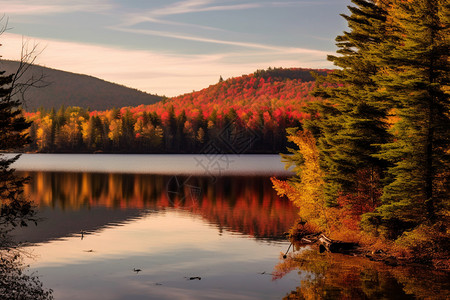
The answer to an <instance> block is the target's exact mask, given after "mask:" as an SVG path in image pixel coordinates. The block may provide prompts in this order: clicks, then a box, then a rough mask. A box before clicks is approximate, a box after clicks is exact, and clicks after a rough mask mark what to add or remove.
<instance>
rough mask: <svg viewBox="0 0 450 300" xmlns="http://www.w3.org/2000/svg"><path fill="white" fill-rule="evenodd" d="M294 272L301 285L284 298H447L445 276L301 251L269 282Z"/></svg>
mask: <svg viewBox="0 0 450 300" xmlns="http://www.w3.org/2000/svg"><path fill="white" fill-rule="evenodd" d="M293 270H298V271H299V274H301V276H303V280H302V281H301V284H300V286H299V287H297V289H296V290H295V291H291V292H290V294H288V295H287V296H286V297H285V298H284V299H415V298H426V299H448V297H449V296H450V293H449V283H448V282H449V281H448V279H449V276H448V274H445V273H441V272H434V271H431V270H424V269H423V268H406V267H389V266H387V265H384V264H382V263H377V262H373V261H370V260H368V259H364V258H358V257H350V256H346V255H342V254H331V253H324V254H319V253H318V252H317V251H315V250H303V251H301V252H297V253H294V254H291V255H288V257H287V259H285V260H283V261H281V262H280V263H279V264H278V265H277V266H276V267H275V271H274V273H273V274H274V277H273V279H274V280H276V279H279V278H282V277H283V276H284V275H286V274H287V273H289V272H291V271H293Z"/></svg>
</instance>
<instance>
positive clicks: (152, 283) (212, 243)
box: [14, 154, 449, 300]
mask: <svg viewBox="0 0 450 300" xmlns="http://www.w3.org/2000/svg"><path fill="white" fill-rule="evenodd" d="M14 167H15V168H16V169H17V170H18V171H20V173H21V174H23V175H27V176H30V177H31V178H32V181H31V183H30V184H29V185H27V186H26V188H25V195H26V196H27V197H29V199H31V200H33V201H34V202H35V203H36V204H37V205H38V207H39V216H40V217H41V218H42V220H41V221H40V222H39V223H38V226H36V227H34V226H32V227H29V228H24V229H19V230H18V231H17V232H16V239H17V240H20V241H25V242H27V243H28V244H27V246H25V247H24V250H25V252H26V253H29V254H30V255H29V257H28V258H26V263H27V264H29V265H30V269H31V271H32V272H34V271H37V274H38V275H39V277H40V279H41V281H42V282H43V284H44V286H45V287H46V288H51V289H53V290H54V296H55V299H108V300H109V299H283V298H285V299H303V298H305V297H306V298H311V299H379V298H388V299H402V298H404V299H414V298H432V299H440V298H441V299H445V297H446V295H448V279H449V278H448V276H446V274H442V273H439V272H430V271H428V270H422V269H420V268H419V269H412V268H408V269H400V268H389V267H386V266H383V265H380V264H377V263H374V262H370V261H368V260H361V259H356V258H349V257H343V256H335V255H333V256H330V255H319V254H317V253H316V252H315V251H312V252H311V251H309V250H307V249H296V252H294V253H292V252H291V255H289V257H288V259H286V260H283V259H282V258H281V255H282V254H283V253H285V252H286V250H287V249H288V247H289V243H288V242H287V241H286V240H285V239H284V237H283V232H285V231H287V230H288V229H289V228H290V226H291V225H292V224H293V223H294V222H295V220H296V215H297V212H296V209H295V208H294V207H293V206H292V205H291V203H290V202H289V201H287V200H285V199H280V198H279V197H278V196H277V195H276V193H275V192H274V191H273V189H272V185H271V182H270V176H274V175H276V176H279V177H283V176H287V175H289V172H286V171H285V170H284V168H283V164H282V163H281V162H280V157H279V156H278V155H240V156H237V155H236V156H233V155H224V156H221V155H219V156H216V157H212V156H205V155H191V156H190V155H100V154H98V155H74V154H67V155H63V154H58V155H56V154H55V155H54V154H28V155H23V156H22V157H21V158H20V160H19V161H18V162H17V163H16V164H15V165H14ZM291 251H292V248H291ZM135 270H140V271H138V272H136V271H135ZM425 296H426V297H425ZM442 297H444V298H442Z"/></svg>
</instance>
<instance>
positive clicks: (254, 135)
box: [25, 69, 318, 154]
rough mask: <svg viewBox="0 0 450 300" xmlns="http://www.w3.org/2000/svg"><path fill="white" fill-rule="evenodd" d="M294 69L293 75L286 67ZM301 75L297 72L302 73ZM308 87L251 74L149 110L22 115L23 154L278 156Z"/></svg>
mask: <svg viewBox="0 0 450 300" xmlns="http://www.w3.org/2000/svg"><path fill="white" fill-rule="evenodd" d="M292 70H295V69H292ZM299 70H300V69H299ZM310 71H311V70H306V69H305V70H303V71H302V72H300V73H301V74H304V73H305V72H308V73H309V72H310ZM313 87H314V82H312V81H306V82H305V81H303V80H302V79H290V78H285V79H284V80H282V81H280V80H274V79H273V78H271V77H268V78H266V79H265V78H264V77H261V76H257V75H255V74H251V75H246V76H242V77H238V78H231V79H229V80H226V81H221V82H219V83H217V84H216V85H213V86H210V87H209V88H206V89H204V90H202V91H199V92H193V93H190V94H186V95H182V96H179V97H175V98H172V99H169V100H164V101H161V102H159V103H156V104H153V105H141V106H138V107H124V108H120V109H110V110H105V111H89V110H87V109H83V108H79V107H67V108H65V107H61V108H59V109H58V110H54V109H51V110H45V109H40V110H38V111H35V112H27V113H25V116H26V118H27V120H29V121H32V125H31V127H30V129H29V131H28V133H29V137H30V138H31V140H32V143H31V144H30V145H29V148H28V149H27V150H28V151H31V152H114V153H218V152H220V153H236V154H240V153H279V152H284V151H285V149H286V145H287V139H286V137H285V132H286V130H285V129H286V128H288V127H293V126H300V124H301V122H302V120H303V119H305V118H308V117H309V115H308V114H307V113H304V112H302V111H301V107H302V106H305V105H306V103H309V102H314V101H317V100H318V98H316V97H313V96H311V95H310V92H311V90H312V88H313Z"/></svg>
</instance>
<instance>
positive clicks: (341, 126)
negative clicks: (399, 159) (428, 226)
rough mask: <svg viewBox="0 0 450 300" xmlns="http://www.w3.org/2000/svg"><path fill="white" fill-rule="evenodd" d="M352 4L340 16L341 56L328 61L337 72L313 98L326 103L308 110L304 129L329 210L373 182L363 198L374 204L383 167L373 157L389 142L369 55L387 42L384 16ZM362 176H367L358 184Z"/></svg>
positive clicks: (378, 8)
mask: <svg viewBox="0 0 450 300" xmlns="http://www.w3.org/2000/svg"><path fill="white" fill-rule="evenodd" d="M352 2H353V3H354V4H355V6H354V7H351V6H349V10H350V12H351V15H350V16H347V15H342V16H343V17H344V18H345V19H346V20H347V22H348V26H349V28H350V31H349V32H344V34H343V35H341V36H338V37H337V38H336V42H337V47H338V48H339V49H338V50H337V53H338V54H339V56H329V57H328V60H330V61H331V62H333V63H334V65H336V66H338V67H340V69H337V70H335V71H333V72H331V73H330V74H328V76H326V77H319V78H318V82H317V86H316V88H315V91H314V95H315V96H319V97H322V98H323V99H324V101H323V102H322V103H315V104H314V105H311V106H310V107H309V108H307V111H308V112H309V113H310V114H311V116H312V119H311V120H310V121H309V122H306V124H305V125H306V128H307V129H309V130H310V131H311V132H312V133H313V134H314V135H315V136H316V139H317V140H318V147H319V150H320V152H321V166H322V168H323V169H324V170H325V183H326V184H325V187H324V188H325V195H326V197H327V203H328V204H329V205H333V204H335V203H336V198H337V197H338V195H339V194H340V193H343V194H349V193H353V192H355V191H356V190H358V186H359V185H360V184H361V180H370V181H372V182H371V184H370V186H372V189H371V191H366V192H368V193H371V194H372V195H373V197H372V201H376V200H377V199H376V193H375V192H374V190H375V189H377V188H379V187H378V180H377V179H378V178H379V177H380V174H382V173H383V170H384V169H385V167H386V162H385V161H383V160H382V159H379V158H375V157H373V156H372V154H373V153H376V152H377V151H378V150H379V145H380V144H383V143H385V142H386V141H387V139H388V137H389V136H388V134H387V126H386V119H385V118H386V113H387V109H386V106H383V105H380V103H379V98H378V97H377V89H378V87H377V85H376V83H375V82H374V81H373V79H372V77H373V76H374V75H376V74H377V73H378V72H379V67H378V66H377V64H376V62H375V61H374V57H373V54H372V52H373V51H374V48H377V47H378V46H379V44H380V43H381V42H383V41H384V40H385V39H386V34H385V33H386V16H387V12H386V10H385V9H384V6H383V5H382V4H381V3H376V2H375V1H372V0H352ZM363 171H364V172H363ZM362 173H364V174H368V175H366V176H365V177H364V178H362V176H361V174H362Z"/></svg>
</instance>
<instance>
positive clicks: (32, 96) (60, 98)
mask: <svg viewBox="0 0 450 300" xmlns="http://www.w3.org/2000/svg"><path fill="white" fill-rule="evenodd" d="M0 66H1V69H2V70H5V71H6V74H11V73H15V72H17V68H18V66H19V62H17V61H9V60H1V61H0ZM32 77H33V78H35V79H37V78H42V80H40V81H39V82H38V84H37V86H38V87H32V88H29V89H28V90H27V94H26V96H25V101H24V106H25V109H26V110H28V111H32V110H35V109H38V108H41V107H42V108H45V109H51V108H52V107H56V108H59V107H61V106H62V105H64V106H66V107H67V106H78V107H82V108H85V109H87V108H90V109H98V110H103V109H110V108H112V107H123V106H136V105H140V104H153V103H156V102H158V101H160V100H161V99H163V97H160V96H157V95H151V94H147V93H145V92H142V91H139V90H136V89H131V88H128V87H125V86H122V85H118V84H115V83H111V82H107V81H104V80H101V79H98V78H95V77H92V76H87V75H81V74H75V73H70V72H65V71H60V70H55V69H50V68H46V67H41V66H37V65H32V66H30V67H29V68H28V70H27V71H26V72H25V73H24V74H23V76H22V77H21V78H20V80H19V83H21V82H22V83H23V82H27V81H29V80H30V78H32Z"/></svg>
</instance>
